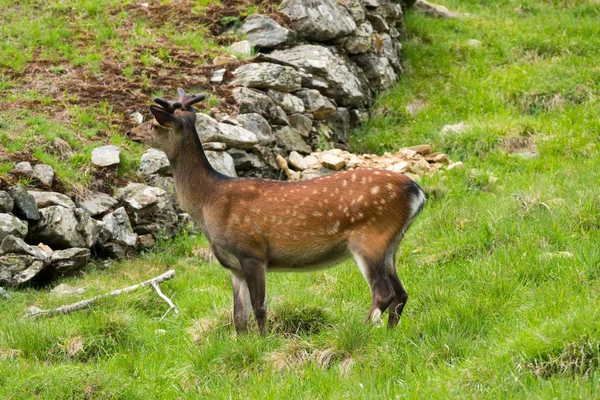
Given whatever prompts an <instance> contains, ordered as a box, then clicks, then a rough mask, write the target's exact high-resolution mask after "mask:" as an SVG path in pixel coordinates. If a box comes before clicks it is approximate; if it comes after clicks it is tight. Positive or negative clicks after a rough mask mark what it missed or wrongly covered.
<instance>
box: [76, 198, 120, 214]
mask: <svg viewBox="0 0 600 400" xmlns="http://www.w3.org/2000/svg"><path fill="white" fill-rule="evenodd" d="M117 203H118V201H117V200H116V199H114V198H113V197H112V196H109V195H107V194H106V193H101V192H92V193H91V194H89V195H88V196H87V197H86V198H85V199H84V200H82V201H79V202H78V203H77V205H78V206H79V207H81V208H83V209H84V210H85V211H87V212H88V213H89V214H90V215H91V216H92V217H95V216H97V215H102V214H104V213H105V212H107V211H108V210H110V209H111V208H113V207H114V206H115V205H117Z"/></svg>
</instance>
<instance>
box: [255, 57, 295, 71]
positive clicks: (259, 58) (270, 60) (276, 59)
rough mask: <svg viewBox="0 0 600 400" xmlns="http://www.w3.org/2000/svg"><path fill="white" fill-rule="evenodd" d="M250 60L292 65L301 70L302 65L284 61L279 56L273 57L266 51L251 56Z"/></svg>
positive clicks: (286, 65) (285, 65)
mask: <svg viewBox="0 0 600 400" xmlns="http://www.w3.org/2000/svg"><path fill="white" fill-rule="evenodd" d="M248 61H250V62H253V63H261V62H268V63H271V64H277V65H283V66H284V67H291V68H294V69H295V70H296V71H300V67H299V66H297V65H296V64H294V63H291V62H287V61H284V60H282V59H280V58H277V57H272V56H271V55H269V54H265V53H258V54H257V55H255V56H254V57H252V58H249V59H248Z"/></svg>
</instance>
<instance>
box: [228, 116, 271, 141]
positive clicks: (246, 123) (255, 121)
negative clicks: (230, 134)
mask: <svg viewBox="0 0 600 400" xmlns="http://www.w3.org/2000/svg"><path fill="white" fill-rule="evenodd" d="M236 119H237V121H238V122H239V124H240V126H241V127H242V128H245V129H247V130H249V131H251V132H254V134H255V135H256V138H257V139H258V144H262V145H270V144H272V143H274V142H275V136H273V131H272V130H271V125H269V122H268V121H267V120H266V119H265V118H264V117H263V116H262V115H260V114H256V113H249V114H239V115H238V116H237V118H236Z"/></svg>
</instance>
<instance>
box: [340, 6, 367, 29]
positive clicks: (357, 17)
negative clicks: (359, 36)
mask: <svg viewBox="0 0 600 400" xmlns="http://www.w3.org/2000/svg"><path fill="white" fill-rule="evenodd" d="M344 5H345V7H346V9H347V10H348V12H350V15H352V18H354V21H356V23H357V24H360V23H362V22H363V21H364V20H365V8H364V7H363V3H362V0H346V1H345V4H344Z"/></svg>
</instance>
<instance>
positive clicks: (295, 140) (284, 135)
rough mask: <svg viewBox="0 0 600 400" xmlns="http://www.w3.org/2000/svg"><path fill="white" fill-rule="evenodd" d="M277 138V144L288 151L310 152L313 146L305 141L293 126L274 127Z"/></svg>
mask: <svg viewBox="0 0 600 400" xmlns="http://www.w3.org/2000/svg"><path fill="white" fill-rule="evenodd" d="M273 133H274V134H275V137H276V138H277V144H278V145H280V146H281V147H283V148H284V149H285V150H287V151H297V152H298V153H302V154H308V153H310V151H311V148H310V146H309V145H308V144H306V143H305V142H304V140H303V139H302V136H301V135H300V133H299V132H298V131H297V130H295V129H294V128H292V127H291V126H278V127H275V128H274V129H273Z"/></svg>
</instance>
